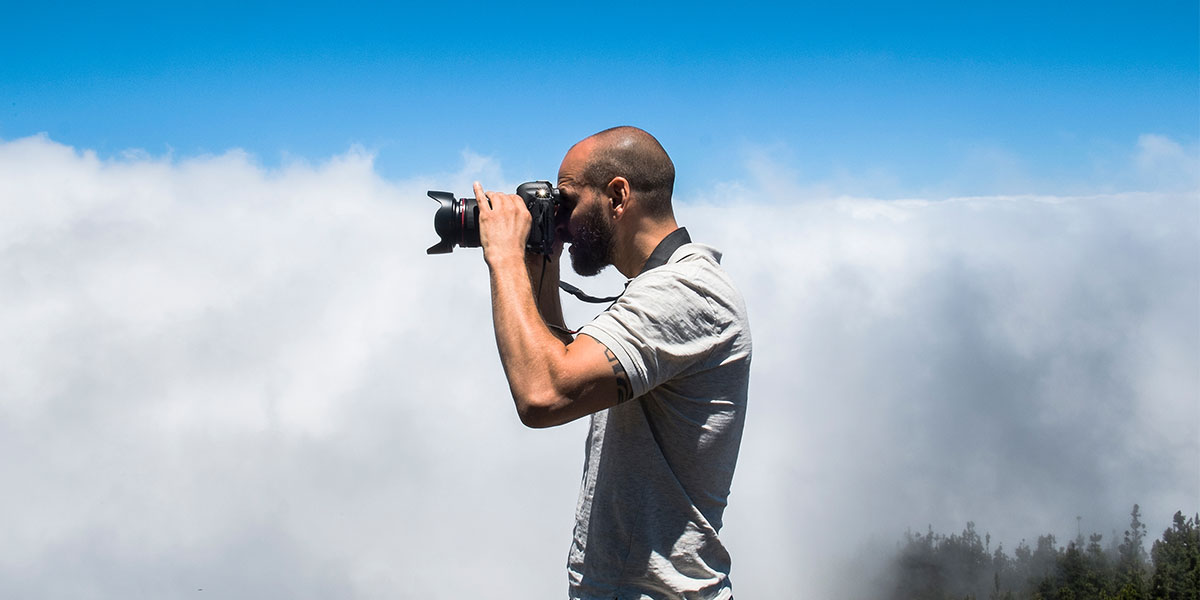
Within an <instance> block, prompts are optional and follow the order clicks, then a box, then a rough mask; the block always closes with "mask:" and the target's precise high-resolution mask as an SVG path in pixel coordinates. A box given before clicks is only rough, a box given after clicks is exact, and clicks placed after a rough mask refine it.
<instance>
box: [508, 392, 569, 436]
mask: <svg viewBox="0 0 1200 600" xmlns="http://www.w3.org/2000/svg"><path fill="white" fill-rule="evenodd" d="M513 399H514V400H515V401H516V404H517V416H518V417H520V418H521V424H522V425H524V426H526V427H528V428H530V429H545V428H547V427H554V426H555V425H561V424H562V421H561V420H560V419H559V418H558V414H557V413H558V411H556V410H555V409H556V407H558V406H559V404H560V403H559V402H558V401H557V398H556V397H554V396H552V395H545V396H542V397H514V398H513Z"/></svg>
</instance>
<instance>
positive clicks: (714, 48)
mask: <svg viewBox="0 0 1200 600" xmlns="http://www.w3.org/2000/svg"><path fill="white" fill-rule="evenodd" d="M10 4H11V3H10ZM433 4H434V3H425V6H421V7H417V6H410V5H405V4H392V3H378V4H338V5H336V6H333V5H322V6H317V5H305V4H300V5H296V4H253V5H249V6H243V5H241V4H238V3H216V4H214V3H191V2H188V3H169V4H165V5H164V4H161V3H127V2H122V3H116V4H98V5H92V4H82V3H80V4H76V3H55V2H49V3H23V4H21V5H15V6H8V7H7V8H6V9H5V13H6V15H7V18H6V19H5V21H4V23H3V24H0V33H2V35H0V101H2V102H0V137H2V138H4V139H14V138H20V137H24V136H28V135H31V134H35V133H39V132H45V133H47V134H48V135H49V136H50V138H51V139H54V140H56V141H59V142H62V143H66V144H70V145H73V146H76V147H81V148H89V149H94V150H97V151H98V152H100V153H101V155H113V154H116V153H119V152H121V151H123V150H127V149H142V150H145V151H147V152H149V153H150V154H152V155H161V154H165V153H167V152H169V151H170V152H174V154H175V155H176V156H193V155H197V154H205V153H221V152H224V151H226V150H228V149H231V148H244V149H246V150H248V151H250V152H251V153H253V154H255V155H256V156H257V157H258V159H259V160H261V161H262V162H263V163H264V164H266V165H273V164H278V163H279V162H280V161H281V160H285V157H300V158H305V159H311V160H320V159H323V158H326V157H329V156H332V155H335V154H338V153H341V152H344V151H345V150H346V149H347V148H349V147H351V146H352V145H355V144H360V145H362V146H364V147H366V148H367V149H368V150H370V151H372V152H374V153H376V155H377V159H376V165H377V168H378V169H379V171H380V172H381V174H383V175H385V176H388V177H392V178H405V177H411V176H413V175H416V174H428V173H445V172H451V171H453V170H455V169H456V168H457V167H458V166H459V165H460V163H461V158H460V153H461V152H462V151H463V150H470V151H472V152H475V153H478V154H482V155H484V156H491V157H495V158H498V159H499V160H501V161H502V163H503V164H504V166H505V168H506V172H507V173H510V174H511V175H512V176H513V178H514V179H526V178H546V177H549V178H552V177H553V175H554V171H555V170H556V168H557V165H558V161H559V159H560V158H561V155H562V153H563V151H564V150H565V148H566V147H567V146H569V145H570V144H571V143H573V142H574V141H576V140H577V139H579V138H581V137H583V136H585V135H587V134H589V133H591V132H594V131H596V130H599V129H602V128H605V127H608V126H611V125H615V124H623V123H629V124H635V125H640V126H642V127H644V128H646V129H648V130H650V131H651V132H652V133H654V134H656V135H657V136H658V137H660V138H661V139H662V140H663V142H664V144H665V145H666V146H667V148H668V150H670V151H671V152H672V153H673V155H674V156H675V158H676V162H677V163H679V169H680V173H681V177H680V188H681V191H683V192H687V191H689V190H696V189H704V188H706V187H708V186H710V185H712V184H713V183H714V182H715V181H719V180H721V179H723V178H726V177H729V176H732V175H736V173H735V172H734V171H736V170H737V169H738V168H739V165H740V163H741V161H742V160H744V158H745V155H746V152H747V151H748V149H752V150H756V151H759V152H765V153H767V154H769V155H771V156H773V157H775V158H776V160H777V161H778V162H779V163H780V164H783V165H786V166H787V167H788V168H790V169H792V170H794V171H795V172H796V173H797V174H798V178H799V179H801V180H804V181H820V180H824V179H826V178H827V177H829V174H830V173H835V172H840V173H843V174H848V175H849V176H850V177H852V178H857V179H860V180H867V179H871V178H872V177H877V178H878V179H880V180H882V181H884V182H886V185H882V186H880V185H877V186H874V187H871V186H866V185H865V184H864V186H865V187H864V189H861V190H856V189H850V190H848V191H849V192H851V193H855V192H858V193H870V194H874V195H876V196H882V197H888V196H903V195H905V194H910V195H911V194H916V195H923V194H924V195H929V194H932V195H937V194H939V193H942V192H945V193H960V194H972V193H1015V192H1022V191H1029V190H1023V189H1020V188H1021V186H1022V185H1028V183H1027V182H1026V180H1028V179H1030V178H1032V179H1036V180H1038V181H1043V182H1044V181H1053V182H1056V183H1058V184H1061V185H1064V186H1068V187H1071V186H1075V187H1079V186H1084V187H1086V186H1087V185H1096V184H1097V182H1096V180H1097V178H1098V176H1099V177H1100V178H1101V179H1104V177H1103V175H1104V174H1105V173H1106V172H1109V171H1111V170H1112V165H1113V164H1114V163H1120V162H1122V161H1125V160H1127V158H1128V155H1129V154H1130V153H1131V152H1132V148H1133V146H1134V144H1135V143H1136V140H1137V139H1138V136H1139V135H1142V134H1156V135H1162V136H1166V137H1168V138H1170V139H1172V140H1175V141H1176V142H1178V143H1182V144H1184V145H1185V146H1189V147H1191V146H1194V145H1195V143H1196V141H1197V137H1198V135H1200V131H1198V127H1200V126H1198V117H1197V114H1198V111H1200V98H1198V91H1197V90H1198V87H1197V77H1198V73H1200V66H1198V65H1200V63H1198V60H1200V59H1198V56H1200V46H1198V41H1197V30H1198V25H1197V24H1198V16H1197V11H1198V9H1197V5H1196V3H1195V2H1161V3H1152V4H1144V3H1133V2H1126V3H1040V2H1039V3H1035V2H1005V3H959V2H950V3H924V4H920V5H912V4H905V5H903V6H894V5H891V4H889V3H863V2H858V3H844V4H838V5H837V6H833V5H828V4H826V3H822V4H821V5H818V6H805V5H802V4H801V5H785V6H771V5H759V4H753V3H751V4H738V5H737V6H736V7H733V6H731V5H719V4H711V5H706V4H653V3H634V2H617V3H605V4H598V5H580V6H578V7H570V8H568V7H564V6H563V5H561V4H558V3H540V4H539V3H529V4H523V5H518V6H507V7H504V8H498V7H496V6H493V5H490V4H484V3H479V4H475V3H457V4H444V5H437V6H433ZM981 157H982V158H981ZM989 157H990V158H989ZM997 157H999V158H997ZM993 159H995V160H999V161H1000V162H1002V163H1005V164H1010V163H1016V164H1018V165H1019V167H1020V170H1021V171H1022V175H1023V177H1022V178H1017V179H1018V181H1016V182H1013V181H1011V180H1004V174H1001V175H1000V176H991V175H990V174H980V173H979V170H980V168H981V167H980V166H979V164H977V163H979V161H980V160H982V161H983V162H985V163H988V164H986V165H984V166H983V167H982V169H984V170H988V169H991V168H992V165H991V162H992V161H993ZM947 180H953V181H954V183H953V184H952V185H950V186H949V187H947V186H945V185H943V184H944V183H945V182H946V181H947ZM966 180H970V181H969V182H968V181H966ZM1104 184H1108V185H1110V186H1113V187H1117V188H1119V187H1121V186H1122V182H1120V181H1116V180H1114V181H1106V182H1102V184H1101V185H1100V187H1103V185H1104ZM851 187H853V186H851Z"/></svg>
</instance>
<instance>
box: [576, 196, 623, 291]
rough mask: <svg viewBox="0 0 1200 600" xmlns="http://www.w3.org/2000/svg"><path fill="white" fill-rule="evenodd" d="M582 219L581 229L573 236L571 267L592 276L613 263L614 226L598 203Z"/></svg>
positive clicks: (581, 216) (582, 215)
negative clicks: (605, 216)
mask: <svg viewBox="0 0 1200 600" xmlns="http://www.w3.org/2000/svg"><path fill="white" fill-rule="evenodd" d="M580 221H581V222H580V225H579V230H578V231H576V233H575V235H573V236H571V268H573V269H575V272H576V273H578V274H580V275H582V276H584V277H591V276H592V275H595V274H597V273H599V272H600V271H603V270H604V267H607V266H608V265H611V264H612V255H613V237H614V236H613V226H612V222H610V221H609V220H608V219H605V218H604V211H603V209H601V208H600V206H599V205H597V204H593V205H592V208H591V209H587V210H586V212H584V213H583V214H581V215H580Z"/></svg>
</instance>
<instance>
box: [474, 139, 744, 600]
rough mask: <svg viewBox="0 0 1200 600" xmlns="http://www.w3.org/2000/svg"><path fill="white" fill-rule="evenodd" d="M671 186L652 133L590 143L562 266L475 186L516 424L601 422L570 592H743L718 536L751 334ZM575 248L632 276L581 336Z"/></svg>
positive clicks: (512, 206) (583, 146) (589, 260)
mask: <svg viewBox="0 0 1200 600" xmlns="http://www.w3.org/2000/svg"><path fill="white" fill-rule="evenodd" d="M674 183H675V166H674V164H673V163H672V162H671V159H670V157H669V156H668V155H667V153H666V151H665V150H664V149H663V147H662V146H661V145H660V144H659V143H658V140H656V139H654V137H653V136H651V135H650V134H649V133H646V132H645V131H642V130H641V129H638V128H635V127H617V128H613V129H608V130H605V131H602V132H600V133H597V134H595V135H593V136H590V137H588V138H587V139H584V140H583V141H581V142H579V143H578V144H576V145H575V146H573V147H572V148H571V149H570V151H568V152H567V155H566V157H565V158H563V161H562V165H561V166H560V168H559V171H558V188H559V192H560V197H561V199H562V206H561V207H560V209H559V210H560V216H562V217H564V218H562V219H560V222H559V224H558V229H557V230H556V231H557V235H556V238H557V240H558V241H557V242H556V246H555V248H554V251H553V254H552V257H551V259H550V260H548V261H547V260H544V259H543V257H541V256H540V255H539V256H531V255H528V254H527V253H526V250H525V240H526V238H527V237H528V235H529V229H530V221H531V217H530V214H529V211H528V209H527V208H526V206H525V203H524V201H523V200H522V199H521V198H520V197H519V196H516V195H512V194H503V193H497V192H490V191H489V192H486V193H485V192H484V191H483V188H482V187H481V186H480V185H479V184H478V183H476V184H475V197H476V199H477V200H478V202H479V207H480V214H479V231H480V240H481V242H482V245H483V255H484V259H485V260H486V262H487V265H488V268H489V271H490V278H491V289H492V317H493V321H494V324H495V330H496V344H497V346H498V348H499V351H500V361H501V363H502V364H503V366H504V373H505V375H506V376H507V377H508V384H509V387H510V389H511V391H512V397H513V400H514V402H515V403H516V408H517V414H518V415H519V416H520V418H521V422H522V423H524V424H525V425H527V426H529V427H538V428H540V427H551V426H555V425H561V424H563V423H567V422H569V421H572V420H575V419H578V418H580V417H584V416H590V420H591V428H590V431H589V433H588V437H587V454H586V460H585V463H584V476H583V482H582V486H581V489H580V493H579V503H578V508H577V511H576V522H575V532H574V539H573V542H572V545H571V550H570V554H569V557H568V561H567V571H568V580H569V584H570V595H569V597H570V598H572V599H581V600H593V599H596V600H599V599H604V600H612V599H614V598H618V599H621V600H624V599H641V598H652V599H662V598H687V599H689V600H690V599H700V598H703V599H721V600H725V599H729V598H732V597H733V587H732V584H731V583H730V581H729V569H730V557H729V553H728V551H727V550H726V549H725V546H724V545H723V544H722V543H721V540H720V538H719V537H718V535H717V534H718V532H719V531H720V529H721V516H722V514H723V512H724V510H725V506H726V501H727V498H728V496H729V488H730V483H731V481H732V479H733V471H734V465H735V463H736V462H737V454H738V447H739V445H740V443H741V437H742V425H743V423H744V420H745V414H746V395H747V386H748V384H749V370H750V356H751V339H750V328H749V322H748V321H747V319H746V309H745V304H744V302H743V301H742V297H741V294H740V293H739V292H738V291H737V289H736V288H735V287H734V286H733V283H732V282H731V281H730V280H729V277H728V276H727V275H726V274H725V272H724V271H723V270H722V269H721V266H720V260H721V254H720V252H718V251H717V250H716V249H714V248H711V247H709V246H705V245H703V244H697V243H692V242H691V239H690V237H689V236H688V232H687V230H685V229H683V228H680V227H679V226H678V225H677V224H676V222H675V215H674V211H673V209H672V206H671V194H672V190H673V187H674ZM568 212H569V219H568V218H565V217H566V215H567V214H568ZM564 243H569V244H570V245H571V248H570V256H571V264H572V266H573V267H574V269H575V271H576V272H578V273H579V274H581V275H595V274H596V273H598V272H600V271H601V270H602V269H604V268H605V267H607V266H609V265H612V266H615V267H616V268H617V270H618V271H620V272H621V273H622V274H623V275H625V276H626V277H628V278H630V279H631V281H630V283H629V285H628V286H627V287H626V290H625V292H624V293H623V294H622V295H621V296H620V298H618V299H617V300H616V301H615V302H614V303H613V304H612V306H610V307H609V308H608V309H607V310H605V311H604V312H603V313H601V314H600V315H598V316H597V317H596V318H595V319H594V320H593V321H592V322H590V323H588V324H587V325H584V326H583V328H581V329H580V330H579V332H578V335H576V336H575V337H572V334H573V332H570V331H569V330H568V329H567V328H566V326H565V324H564V323H563V315H562V307H561V304H560V300H559V295H558V283H559V266H558V264H559V261H558V258H559V257H560V256H561V253H562V249H563V244H564Z"/></svg>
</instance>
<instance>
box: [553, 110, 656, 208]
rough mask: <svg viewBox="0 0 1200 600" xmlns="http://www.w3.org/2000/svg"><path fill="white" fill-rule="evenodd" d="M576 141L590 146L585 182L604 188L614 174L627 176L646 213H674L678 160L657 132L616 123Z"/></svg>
mask: <svg viewBox="0 0 1200 600" xmlns="http://www.w3.org/2000/svg"><path fill="white" fill-rule="evenodd" d="M576 145H577V146H584V145H587V146H591V152H589V153H588V157H587V159H586V165H587V166H585V167H584V169H583V173H582V180H583V183H584V184H585V185H588V186H590V187H595V188H599V189H604V188H605V187H606V186H608V183H609V182H610V181H612V180H613V178H615V177H624V178H625V179H626V180H628V181H629V187H630V188H631V189H632V190H633V191H634V192H637V194H638V198H639V202H640V204H641V205H642V209H643V210H644V211H645V214H646V216H649V217H665V216H668V215H670V214H671V192H672V190H673V189H674V187H675V164H674V163H672V162H671V157H669V156H667V151H666V150H664V149H663V147H662V144H659V143H658V140H656V139H654V136H652V135H650V134H649V133H646V132H645V131H643V130H641V129H638V128H637V127H629V126H622V127H613V128H612V129H605V130H604V131H601V132H600V133H597V134H595V135H593V136H591V137H589V138H587V139H585V140H583V141H582V142H580V143H579V144H576Z"/></svg>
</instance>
